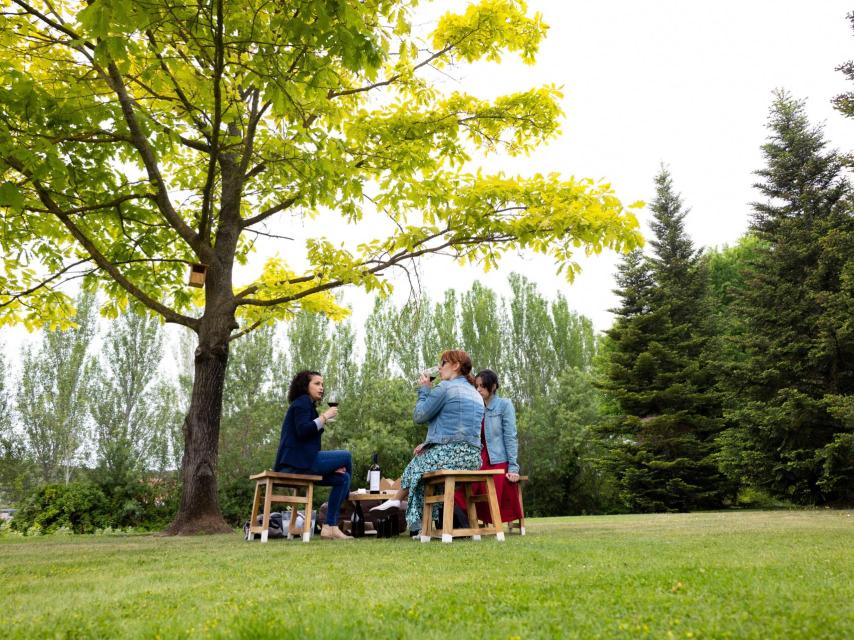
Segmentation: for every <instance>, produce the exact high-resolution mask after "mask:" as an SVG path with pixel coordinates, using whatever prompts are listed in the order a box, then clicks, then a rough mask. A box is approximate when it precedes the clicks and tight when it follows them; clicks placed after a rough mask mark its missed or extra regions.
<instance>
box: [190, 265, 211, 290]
mask: <svg viewBox="0 0 854 640" xmlns="http://www.w3.org/2000/svg"><path fill="white" fill-rule="evenodd" d="M207 272H208V265H206V264H191V265H190V281H189V282H188V283H187V284H189V285H190V286H191V287H204V286H205V274H207Z"/></svg>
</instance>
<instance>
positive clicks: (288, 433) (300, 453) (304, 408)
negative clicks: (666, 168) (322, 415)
mask: <svg viewBox="0 0 854 640" xmlns="http://www.w3.org/2000/svg"><path fill="white" fill-rule="evenodd" d="M316 418H317V409H316V408H315V406H314V402H312V400H311V398H309V397H308V394H304V395H301V396H300V397H298V398H296V399H295V400H294V401H293V402H291V406H289V407H288V411H287V413H285V420H284V422H283V423H282V435H281V438H280V439H279V450H278V451H277V452H276V465H275V467H273V471H283V470H287V469H288V468H295V469H309V468H311V465H313V464H314V459H315V458H316V457H317V453H318V451H320V434H321V433H323V428H320V429H318V428H317V423H316V422H315V419H316Z"/></svg>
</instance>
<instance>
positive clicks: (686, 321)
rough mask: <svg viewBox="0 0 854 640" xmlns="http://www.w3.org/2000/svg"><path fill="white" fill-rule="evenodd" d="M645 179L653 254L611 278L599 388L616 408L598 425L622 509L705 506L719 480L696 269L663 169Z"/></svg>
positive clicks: (701, 281) (715, 408)
mask: <svg viewBox="0 0 854 640" xmlns="http://www.w3.org/2000/svg"><path fill="white" fill-rule="evenodd" d="M655 182H656V197H655V199H654V200H653V202H652V204H651V210H652V213H653V222H652V224H651V227H652V231H653V240H652V241H651V243H650V244H651V245H652V248H653V257H651V258H649V259H648V260H646V261H645V260H644V258H643V257H642V256H641V255H640V254H634V255H631V256H629V257H628V258H627V260H626V261H625V263H624V265H623V268H622V269H621V272H620V277H619V278H618V283H619V286H620V289H619V290H618V291H617V293H618V294H619V295H620V297H621V298H622V306H621V308H620V309H619V310H617V322H616V323H615V327H614V328H613V329H612V330H611V331H610V332H609V336H610V337H611V339H612V340H613V341H614V348H613V351H612V353H611V358H612V362H611V367H610V369H609V375H608V381H607V382H606V383H605V388H606V389H607V390H609V391H610V392H611V393H612V394H613V395H614V397H615V398H616V399H617V401H618V403H619V405H620V408H621V411H622V413H623V415H621V416H619V417H618V418H616V419H614V420H612V421H611V422H610V423H609V425H608V426H607V427H606V428H605V429H604V432H605V433H606V434H607V435H608V436H609V441H610V442H609V444H610V448H611V459H610V465H611V468H612V470H613V471H614V472H615V474H616V475H617V478H618V481H619V485H620V489H621V493H622V496H623V499H624V500H625V501H626V503H627V505H628V506H629V507H630V508H631V509H633V510H639V511H661V510H669V511H672V510H679V511H683V510H689V509H697V508H713V507H717V506H720V505H721V504H722V502H723V500H724V498H725V495H726V484H725V482H724V478H723V477H722V476H721V474H720V473H719V472H718V470H717V466H716V463H715V461H714V458H713V454H714V452H715V449H714V440H715V437H716V436H717V434H718V432H719V430H720V424H721V423H720V419H719V415H720V408H719V404H718V401H717V395H716V393H714V391H713V387H714V380H713V378H712V376H711V371H710V369H709V368H708V367H707V366H705V358H704V350H705V348H706V344H707V341H708V335H709V327H708V326H707V322H706V316H707V314H706V311H705V296H706V292H705V282H706V280H705V278H706V274H705V272H704V269H703V261H702V258H701V256H700V254H699V252H697V251H696V250H695V249H694V246H693V243H692V241H691V239H690V238H689V237H688V235H687V233H686V231H685V226H684V219H685V216H686V214H687V210H685V209H684V208H683V206H682V202H681V199H680V197H679V195H678V194H676V193H675V192H674V190H673V184H672V180H671V178H670V175H669V173H668V172H667V171H666V170H665V169H662V171H661V172H660V173H659V174H658V176H656V179H655ZM644 262H646V264H644Z"/></svg>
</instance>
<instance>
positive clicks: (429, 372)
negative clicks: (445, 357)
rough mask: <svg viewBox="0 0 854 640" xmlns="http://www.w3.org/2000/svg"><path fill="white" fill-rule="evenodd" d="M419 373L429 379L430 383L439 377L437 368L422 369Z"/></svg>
mask: <svg viewBox="0 0 854 640" xmlns="http://www.w3.org/2000/svg"><path fill="white" fill-rule="evenodd" d="M421 373H422V374H423V375H425V376H427V377H428V378H430V382H433V381H434V380H435V379H436V378H438V377H439V367H430V368H429V369H424V371H422V372H421Z"/></svg>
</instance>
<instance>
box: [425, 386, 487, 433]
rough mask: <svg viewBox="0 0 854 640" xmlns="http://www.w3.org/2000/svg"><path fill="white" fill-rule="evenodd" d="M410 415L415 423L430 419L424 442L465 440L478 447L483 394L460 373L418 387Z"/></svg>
mask: <svg viewBox="0 0 854 640" xmlns="http://www.w3.org/2000/svg"><path fill="white" fill-rule="evenodd" d="M413 418H414V419H415V422H417V423H418V424H423V423H425V422H429V423H430V426H429V427H428V428H427V438H426V440H424V442H428V443H433V444H447V443H449V442H468V443H469V444H471V445H474V446H475V447H477V448H478V449H480V446H481V445H480V423H481V421H482V420H483V398H481V397H480V394H479V393H478V392H477V391H475V388H474V387H473V386H471V384H469V381H468V380H466V379H465V377H463V376H458V377H456V378H454V379H453V380H443V381H442V382H440V383H439V384H437V385H436V386H435V387H427V386H423V387H419V388H418V402H416V403H415V414H414V416H413Z"/></svg>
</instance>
